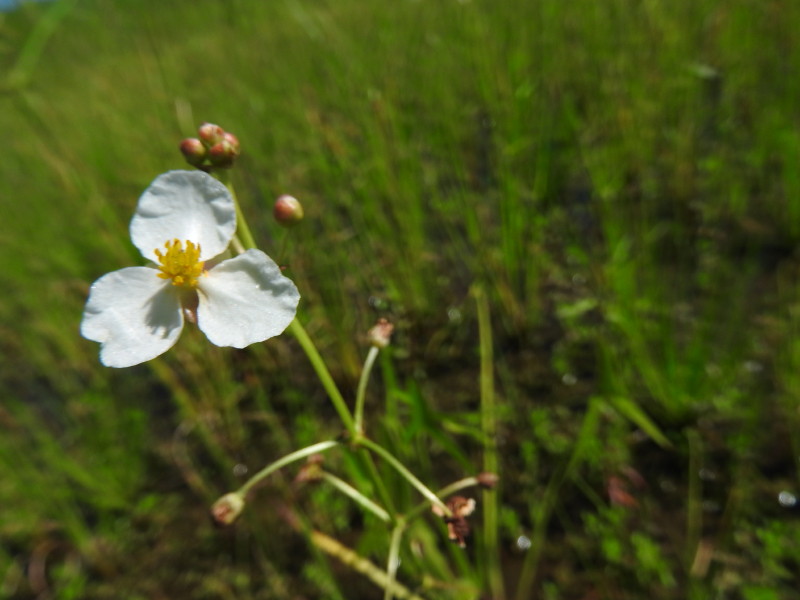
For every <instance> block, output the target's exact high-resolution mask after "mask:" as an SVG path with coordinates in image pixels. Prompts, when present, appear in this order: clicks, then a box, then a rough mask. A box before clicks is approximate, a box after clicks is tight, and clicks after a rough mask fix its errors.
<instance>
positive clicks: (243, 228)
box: [219, 171, 356, 435]
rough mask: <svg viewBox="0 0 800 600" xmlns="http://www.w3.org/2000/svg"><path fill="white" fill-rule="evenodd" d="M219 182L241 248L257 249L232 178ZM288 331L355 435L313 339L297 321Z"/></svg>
mask: <svg viewBox="0 0 800 600" xmlns="http://www.w3.org/2000/svg"><path fill="white" fill-rule="evenodd" d="M219 180H220V181H221V182H222V183H223V184H225V187H227V188H228V191H229V192H230V193H231V196H232V197H233V203H234V205H235V207H236V223H237V228H236V236H237V238H238V244H239V246H243V247H244V248H257V246H256V242H255V239H253V234H252V233H251V232H250V227H248V225H247V219H246V218H245V216H244V213H243V212H242V209H241V206H240V205H239V200H238V198H237V196H236V189H235V188H234V187H233V182H232V181H231V179H230V176H229V175H228V174H227V173H226V172H224V171H223V172H221V173H220V174H219ZM237 250H238V248H237ZM288 331H289V332H290V333H292V335H294V337H295V338H296V339H297V341H298V342H300V346H302V348H303V350H304V351H305V353H306V356H308V359H309V360H310V361H311V366H313V367H314V370H315V371H316V372H317V377H319V380H320V382H321V383H322V386H323V387H324V388H325V391H326V392H328V396H329V397H330V399H331V402H333V406H334V408H335V409H336V412H337V413H339V418H340V419H341V420H342V423H343V424H344V426H345V428H346V429H347V431H348V432H349V433H350V434H351V435H353V434H355V433H356V429H355V425H354V423H353V417H352V416H351V415H350V409H348V408H347V404H346V403H345V401H344V398H343V397H342V394H341V392H340V391H339V388H337V387H336V384H335V383H334V381H333V377H331V374H330V372H329V371H328V367H327V365H326V364H325V361H324V360H322V357H321V356H320V354H319V352H318V351H317V348H316V346H315V345H314V342H312V341H311V338H310V337H308V334H307V333H306V330H305V329H304V328H303V326H302V325H301V324H300V321H298V320H297V319H295V320H294V321H292V323H291V324H290V325H289V329H288Z"/></svg>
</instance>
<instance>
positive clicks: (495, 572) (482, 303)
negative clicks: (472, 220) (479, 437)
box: [472, 286, 506, 600]
mask: <svg viewBox="0 0 800 600" xmlns="http://www.w3.org/2000/svg"><path fill="white" fill-rule="evenodd" d="M472 294H473V296H474V297H475V304H476V305H477V309H478V336H479V344H480V359H481V367H480V390H481V431H482V432H483V436H484V439H485V440H486V443H485V445H484V451H483V470H484V471H485V472H487V473H499V460H498V457H497V405H496V403H495V396H494V354H493V344H492V321H491V316H490V314H489V302H488V301H487V300H486V294H485V293H484V292H483V288H481V287H480V286H475V287H474V288H473V289H472ZM497 501H498V495H497V494H496V493H491V492H489V491H486V492H484V493H483V539H484V548H485V550H486V572H487V575H488V578H489V587H490V588H491V590H492V597H494V598H497V599H498V600H499V599H500V598H505V597H506V593H505V586H504V585H503V572H502V569H501V566H500V539H499V536H498V532H499V524H498V521H499V516H498V515H499V509H498V506H497Z"/></svg>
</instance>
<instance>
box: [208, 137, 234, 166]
mask: <svg viewBox="0 0 800 600" xmlns="http://www.w3.org/2000/svg"><path fill="white" fill-rule="evenodd" d="M237 156H239V152H238V150H235V149H234V148H233V146H232V145H231V143H230V142H229V141H228V140H222V141H221V142H219V143H217V144H214V145H213V146H211V148H209V149H208V160H209V161H210V162H211V164H212V165H214V166H215V167H220V168H223V169H227V168H228V167H230V166H232V165H233V159H234V158H236V157H237Z"/></svg>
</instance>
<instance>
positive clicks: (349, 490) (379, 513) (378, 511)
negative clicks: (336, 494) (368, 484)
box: [322, 471, 392, 523]
mask: <svg viewBox="0 0 800 600" xmlns="http://www.w3.org/2000/svg"><path fill="white" fill-rule="evenodd" d="M322 478H323V479H324V480H325V481H327V482H328V483H330V484H331V485H332V486H333V487H335V488H336V489H337V490H339V491H340V492H342V493H343V494H344V495H345V496H347V497H348V498H350V499H351V500H353V501H354V502H357V503H358V504H360V505H361V506H362V507H363V508H365V509H367V510H368V511H369V512H371V513H372V514H373V515H375V516H376V517H378V518H379V519H380V520H381V521H383V522H385V523H391V522H392V517H391V516H390V515H389V513H388V512H386V511H385V510H384V509H383V508H381V507H380V506H378V505H377V504H375V503H374V502H373V501H372V500H370V499H369V498H367V497H366V496H365V495H364V494H362V493H361V492H359V491H358V490H357V489H356V488H354V487H353V486H352V485H350V484H349V483H347V482H346V481H344V480H343V479H340V478H339V477H337V476H336V475H334V474H333V473H328V472H327V471H323V472H322Z"/></svg>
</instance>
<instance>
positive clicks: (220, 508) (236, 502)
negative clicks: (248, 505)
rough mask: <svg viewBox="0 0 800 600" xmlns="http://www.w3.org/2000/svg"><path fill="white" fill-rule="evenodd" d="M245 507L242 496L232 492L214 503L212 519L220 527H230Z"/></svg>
mask: <svg viewBox="0 0 800 600" xmlns="http://www.w3.org/2000/svg"><path fill="white" fill-rule="evenodd" d="M244 505H245V501H244V498H242V496H240V495H239V494H237V493H235V492H230V493H229V494H225V495H224V496H223V497H222V498H220V499H219V500H217V501H216V502H214V505H213V506H212V507H211V517H212V518H213V519H214V522H215V523H217V524H219V525H230V524H231V523H233V522H234V521H235V520H236V519H237V518H238V517H239V515H240V514H241V513H242V511H243V510H244Z"/></svg>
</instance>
